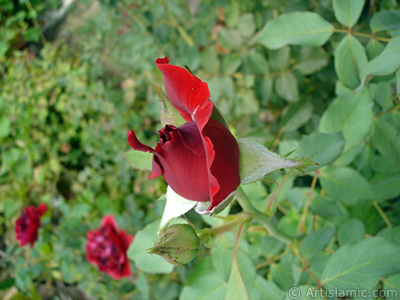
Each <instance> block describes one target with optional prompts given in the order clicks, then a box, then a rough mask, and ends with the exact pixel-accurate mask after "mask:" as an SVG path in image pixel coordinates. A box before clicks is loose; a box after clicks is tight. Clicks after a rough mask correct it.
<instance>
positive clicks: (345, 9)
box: [332, 0, 364, 28]
mask: <svg viewBox="0 0 400 300" xmlns="http://www.w3.org/2000/svg"><path fill="white" fill-rule="evenodd" d="M332 4H333V12H334V13H335V17H336V19H337V20H338V21H339V22H340V23H341V24H343V25H344V26H347V27H348V28H351V27H353V26H354V24H356V22H357V20H358V18H359V17H360V15H361V12H362V9H363V7H364V0H346V1H342V0H333V3H332Z"/></svg>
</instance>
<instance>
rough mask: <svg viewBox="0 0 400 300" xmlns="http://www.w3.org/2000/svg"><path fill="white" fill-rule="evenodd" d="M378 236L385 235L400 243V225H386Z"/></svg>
mask: <svg viewBox="0 0 400 300" xmlns="http://www.w3.org/2000/svg"><path fill="white" fill-rule="evenodd" d="M377 236H381V237H384V238H386V239H390V240H394V241H397V242H399V243H400V226H396V227H386V228H384V229H382V230H381V231H380V232H379V233H378V234H377Z"/></svg>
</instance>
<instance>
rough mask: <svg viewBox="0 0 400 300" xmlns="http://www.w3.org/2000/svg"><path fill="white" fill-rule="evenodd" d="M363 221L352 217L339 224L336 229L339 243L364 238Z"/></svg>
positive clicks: (341, 244) (342, 243)
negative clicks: (337, 229)
mask: <svg viewBox="0 0 400 300" xmlns="http://www.w3.org/2000/svg"><path fill="white" fill-rule="evenodd" d="M364 233H365V228H364V223H363V222H362V221H360V220H357V219H352V220H349V221H347V222H346V223H344V224H343V225H342V226H340V228H339V231H338V240H339V245H340V246H343V245H345V244H347V243H350V242H358V241H361V240H362V239H363V238H364Z"/></svg>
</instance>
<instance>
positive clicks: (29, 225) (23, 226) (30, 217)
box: [15, 203, 47, 248]
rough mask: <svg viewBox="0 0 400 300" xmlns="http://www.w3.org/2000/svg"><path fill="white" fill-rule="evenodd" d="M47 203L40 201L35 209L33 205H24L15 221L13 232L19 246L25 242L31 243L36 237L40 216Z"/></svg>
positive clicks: (44, 210)
mask: <svg viewBox="0 0 400 300" xmlns="http://www.w3.org/2000/svg"><path fill="white" fill-rule="evenodd" d="M46 210H47V205H46V204H44V203H42V204H40V205H39V206H38V208H37V209H36V208H35V207H34V206H28V207H24V212H23V214H22V215H21V216H20V217H19V218H18V220H17V221H16V222H15V234H16V236H17V240H18V241H19V242H20V246H21V247H23V246H25V245H26V244H28V243H29V244H31V248H32V247H33V244H34V243H35V241H36V240H37V238H38V231H39V228H40V225H41V223H40V217H41V216H42V215H43V214H44V213H45V212H46Z"/></svg>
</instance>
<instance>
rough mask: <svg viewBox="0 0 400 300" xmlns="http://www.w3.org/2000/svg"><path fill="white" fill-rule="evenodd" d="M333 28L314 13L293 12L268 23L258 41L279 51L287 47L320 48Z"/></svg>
mask: <svg viewBox="0 0 400 300" xmlns="http://www.w3.org/2000/svg"><path fill="white" fill-rule="evenodd" d="M332 33H333V26H332V25H331V24H330V23H328V22H327V21H325V20H324V19H323V18H322V17H321V16H320V15H318V14H316V13H312V12H293V13H287V14H283V15H280V16H279V17H278V18H276V19H274V20H272V21H270V22H268V23H267V24H266V25H265V26H264V28H263V29H262V30H261V32H260V34H259V36H258V38H257V40H258V42H260V43H261V44H263V45H264V46H265V47H267V48H270V49H278V48H280V47H282V46H285V45H303V46H308V47H318V46H321V45H323V44H325V43H326V41H327V40H328V39H329V38H330V36H331V35H332Z"/></svg>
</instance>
